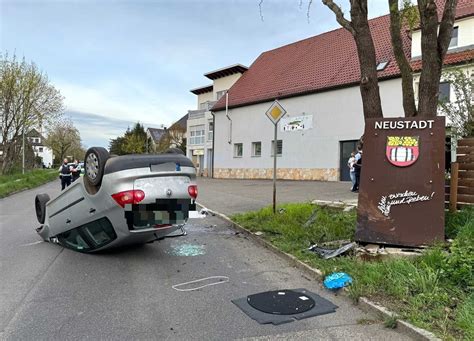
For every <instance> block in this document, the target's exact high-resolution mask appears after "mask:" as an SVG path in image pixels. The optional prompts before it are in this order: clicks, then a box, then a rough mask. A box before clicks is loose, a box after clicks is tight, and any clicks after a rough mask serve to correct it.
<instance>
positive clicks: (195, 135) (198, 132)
mask: <svg viewBox="0 0 474 341" xmlns="http://www.w3.org/2000/svg"><path fill="white" fill-rule="evenodd" d="M204 129H205V128H204V124H201V125H198V126H191V127H189V144H190V145H194V144H203V143H204V136H205V131H204Z"/></svg>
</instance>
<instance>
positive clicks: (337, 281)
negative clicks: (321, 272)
mask: <svg viewBox="0 0 474 341" xmlns="http://www.w3.org/2000/svg"><path fill="white" fill-rule="evenodd" d="M323 283H324V286H325V287H326V288H328V289H332V290H334V289H340V288H343V287H345V286H347V285H349V284H351V283H352V277H351V276H349V275H348V274H346V273H345V272H334V273H332V274H330V275H328V276H326V278H325V279H324V282H323Z"/></svg>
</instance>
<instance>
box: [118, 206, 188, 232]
mask: <svg viewBox="0 0 474 341" xmlns="http://www.w3.org/2000/svg"><path fill="white" fill-rule="evenodd" d="M195 210H196V204H195V203H194V202H192V201H191V199H156V201H155V203H152V204H136V205H131V208H128V209H125V219H126V221H127V225H128V228H129V229H130V230H134V229H137V228H138V229H140V228H149V227H153V226H155V225H168V224H169V225H174V224H184V223H185V222H186V220H187V219H188V218H189V211H195Z"/></svg>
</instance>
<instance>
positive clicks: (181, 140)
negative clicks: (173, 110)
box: [146, 114, 188, 153]
mask: <svg viewBox="0 0 474 341" xmlns="http://www.w3.org/2000/svg"><path fill="white" fill-rule="evenodd" d="M187 120H188V114H186V115H184V116H183V117H181V118H180V119H179V120H178V121H176V122H174V123H173V124H172V125H171V126H170V127H169V128H166V127H163V128H148V129H147V130H146V134H147V137H148V138H149V139H150V141H151V146H150V148H149V152H151V153H162V152H164V151H166V150H167V149H169V148H180V149H182V150H183V152H185V151H186V121H187Z"/></svg>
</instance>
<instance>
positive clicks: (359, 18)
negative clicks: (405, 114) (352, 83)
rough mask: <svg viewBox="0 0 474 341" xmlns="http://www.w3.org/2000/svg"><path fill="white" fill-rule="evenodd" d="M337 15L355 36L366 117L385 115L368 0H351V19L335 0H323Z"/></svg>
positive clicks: (339, 20) (340, 22)
mask: <svg viewBox="0 0 474 341" xmlns="http://www.w3.org/2000/svg"><path fill="white" fill-rule="evenodd" d="M322 2H323V4H324V5H326V6H327V7H328V8H329V9H330V10H331V11H332V12H333V13H334V14H335V15H336V20H337V22H338V23H339V24H340V25H341V26H342V27H344V28H345V29H346V30H347V31H349V32H350V33H351V34H352V36H353V37H354V40H355V43H356V47H357V55H358V57H359V67H360V78H361V80H360V94H361V97H362V106H363V109H364V118H371V117H383V112H382V103H381V101H380V92H379V82H378V78H377V69H376V68H377V65H376V59H375V47H374V42H373V40H372V34H371V32H370V28H369V21H368V19H367V0H351V21H348V20H347V19H345V18H344V13H343V12H342V10H341V8H340V7H339V6H338V5H336V4H335V3H334V1H333V0H322Z"/></svg>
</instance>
